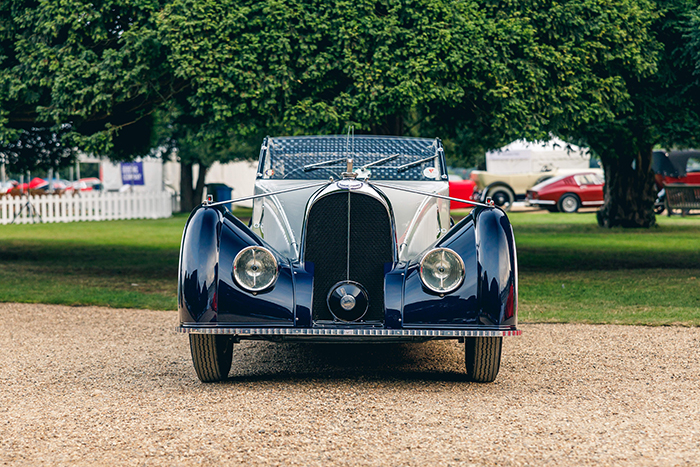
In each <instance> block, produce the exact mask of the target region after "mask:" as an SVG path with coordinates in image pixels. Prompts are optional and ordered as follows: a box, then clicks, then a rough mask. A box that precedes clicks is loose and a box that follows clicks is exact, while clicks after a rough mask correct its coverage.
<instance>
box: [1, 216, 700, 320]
mask: <svg viewBox="0 0 700 467" xmlns="http://www.w3.org/2000/svg"><path fill="white" fill-rule="evenodd" d="M247 213H248V212H247V211H241V212H239V215H243V216H245V215H247ZM509 217H510V219H511V221H512V223H513V225H514V231H515V237H516V242H517V247H518V260H519V266H520V320H521V321H524V322H583V323H623V324H654V325H663V324H683V325H700V218H676V217H674V218H670V219H669V218H667V217H661V216H660V217H658V218H657V219H658V222H659V226H658V227H655V228H653V229H649V230H643V231H631V230H622V229H612V230H607V229H600V228H598V227H597V225H596V223H595V215H594V214H592V213H587V214H575V215H568V214H550V213H546V212H528V213H524V212H523V213H511V214H510V215H509ZM186 219H187V217H186V216H184V215H178V216H175V217H173V218H170V219H160V220H131V221H107V222H78V223H68V224H33V225H8V226H0V301H6V302H7V301H17V302H37V303H57V304H67V305H106V306H111V307H137V308H150V309H164V310H174V309H175V308H176V307H177V299H176V290H177V263H178V253H179V248H180V237H181V235H182V229H183V227H184V224H185V221H186Z"/></svg>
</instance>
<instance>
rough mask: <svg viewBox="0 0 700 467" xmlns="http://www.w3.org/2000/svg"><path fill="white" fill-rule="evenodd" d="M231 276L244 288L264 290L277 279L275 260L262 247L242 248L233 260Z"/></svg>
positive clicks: (254, 290) (253, 290)
mask: <svg viewBox="0 0 700 467" xmlns="http://www.w3.org/2000/svg"><path fill="white" fill-rule="evenodd" d="M233 277H234V279H236V282H237V283H238V285H240V286H241V287H243V288H244V289H246V290H249V291H251V292H259V291H261V290H265V289H266V288H268V287H270V286H271V285H272V284H274V283H275V280H277V260H276V259H275V257H274V256H273V255H272V253H270V251H269V250H267V249H265V248H263V247H260V246H249V247H246V248H243V249H242V250H241V251H240V252H239V253H238V254H237V255H236V258H235V259H234V260H233Z"/></svg>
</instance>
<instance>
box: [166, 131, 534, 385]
mask: <svg viewBox="0 0 700 467" xmlns="http://www.w3.org/2000/svg"><path fill="white" fill-rule="evenodd" d="M250 199H252V200H253V212H252V218H251V219H250V222H249V223H248V225H246V224H244V223H243V222H241V221H240V220H239V219H237V218H236V217H235V216H233V215H232V214H231V212H230V211H229V210H228V209H226V208H225V207H224V205H225V204H228V203H230V202H231V201H222V202H218V203H213V202H211V200H207V202H205V203H203V204H202V205H200V206H198V207H197V208H195V209H194V211H193V212H192V214H191V215H190V218H189V220H188V221H187V225H186V227H185V231H184V234H183V238H182V247H181V252H180V269H179V283H178V307H179V313H180V326H179V331H181V332H183V333H187V334H189V339H190V348H191V351H192V361H193V363H194V367H195V370H196V372H197V375H198V376H199V378H200V379H201V380H202V381H204V382H213V381H220V380H224V379H226V378H227V376H228V373H229V370H230V369H231V364H232V352H233V344H234V343H236V342H240V340H242V339H258V340H268V341H274V342H286V341H296V342H327V343H335V342H357V343H368V342H374V343H376V342H422V341H427V340H432V339H458V340H459V341H460V342H463V343H464V344H465V362H466V375H467V377H468V378H469V379H470V380H472V381H478V382H490V381H493V380H494V379H495V378H496V375H497V374H498V370H499V367H500V362H501V344H502V339H503V337H504V336H516V335H520V333H521V331H519V330H518V329H517V309H518V270H517V260H516V252H515V242H514V239H513V230H512V228H511V225H510V222H509V221H508V217H507V216H506V214H505V213H504V212H503V211H502V210H501V209H500V208H498V207H495V206H494V205H493V202H491V200H486V203H484V204H482V203H475V202H472V201H466V200H457V199H456V198H451V197H449V196H448V182H447V170H446V165H445V156H444V152H443V147H442V144H441V142H440V140H439V139H424V138H406V137H386V136H357V137H346V136H303V137H274V138H271V137H268V138H266V139H265V141H264V142H263V145H262V148H261V150H260V161H259V166H258V173H257V179H256V182H255V194H254V195H253V196H249V197H246V198H240V199H238V200H233V202H236V201H243V200H250ZM450 200H456V201H463V202H467V203H470V204H472V205H474V208H473V209H472V211H471V212H470V213H469V215H467V216H466V217H465V218H464V219H462V220H461V221H460V222H459V223H457V224H454V223H453V222H452V220H451V218H450Z"/></svg>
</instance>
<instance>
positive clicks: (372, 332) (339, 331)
mask: <svg viewBox="0 0 700 467" xmlns="http://www.w3.org/2000/svg"><path fill="white" fill-rule="evenodd" d="M177 331H178V332H180V333H183V334H229V335H236V336H244V337H245V336H397V337H401V336H417V337H506V336H520V335H522V333H523V332H522V331H521V330H519V329H517V330H504V331H498V330H477V329H359V328H228V327H195V326H186V325H181V326H178V327H177Z"/></svg>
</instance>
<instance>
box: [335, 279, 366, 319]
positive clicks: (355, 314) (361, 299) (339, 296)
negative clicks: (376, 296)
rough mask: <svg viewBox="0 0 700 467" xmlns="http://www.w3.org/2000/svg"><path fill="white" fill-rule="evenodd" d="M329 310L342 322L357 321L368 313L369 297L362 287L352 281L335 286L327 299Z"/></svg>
mask: <svg viewBox="0 0 700 467" xmlns="http://www.w3.org/2000/svg"><path fill="white" fill-rule="evenodd" d="M326 301H327V303H328V309H329V310H330V312H331V313H332V314H333V316H334V317H335V318H336V319H338V320H340V321H347V322H351V321H357V320H359V319H361V318H362V317H363V316H364V315H365V313H367V305H368V304H369V297H368V296H367V291H366V290H365V288H364V287H362V285H360V284H358V283H357V282H352V281H342V282H338V283H337V284H335V285H334V286H333V287H332V288H331V291H330V293H329V294H328V298H327V300H326Z"/></svg>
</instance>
